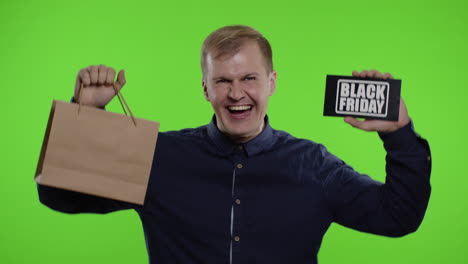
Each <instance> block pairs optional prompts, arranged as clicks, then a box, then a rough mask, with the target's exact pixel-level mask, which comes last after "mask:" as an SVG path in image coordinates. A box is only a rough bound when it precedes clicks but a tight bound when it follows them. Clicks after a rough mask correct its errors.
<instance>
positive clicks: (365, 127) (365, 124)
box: [344, 116, 375, 131]
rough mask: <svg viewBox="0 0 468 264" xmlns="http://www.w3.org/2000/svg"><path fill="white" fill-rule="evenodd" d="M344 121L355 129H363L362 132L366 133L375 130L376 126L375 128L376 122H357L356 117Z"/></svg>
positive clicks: (348, 117)
mask: <svg viewBox="0 0 468 264" xmlns="http://www.w3.org/2000/svg"><path fill="white" fill-rule="evenodd" d="M344 121H345V122H346V123H348V124H350V125H351V126H353V127H355V128H359V129H362V130H365V131H373V130H375V128H374V127H375V126H374V124H373V123H374V122H373V121H374V120H364V121H360V120H357V119H356V118H354V117H350V116H347V117H345V118H344Z"/></svg>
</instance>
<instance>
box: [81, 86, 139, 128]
mask: <svg viewBox="0 0 468 264" xmlns="http://www.w3.org/2000/svg"><path fill="white" fill-rule="evenodd" d="M112 87H114V91H115V94H116V95H117V98H119V102H120V105H121V106H122V109H123V111H124V113H125V115H127V116H128V114H127V111H126V110H125V109H127V110H128V112H129V113H130V117H131V118H132V121H133V124H134V125H135V127H136V125H137V124H136V120H135V117H134V116H133V113H132V110H130V107H129V106H128V104H127V102H126V101H125V98H124V97H123V94H122V93H121V92H120V91H119V90H118V89H117V87H116V86H115V83H114V84H113V85H112ZM82 90H83V83H82V84H81V87H80V94H79V95H78V96H79V98H81V91H82ZM80 110H81V100H80V101H79V102H78V114H80Z"/></svg>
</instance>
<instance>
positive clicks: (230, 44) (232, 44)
mask: <svg viewBox="0 0 468 264" xmlns="http://www.w3.org/2000/svg"><path fill="white" fill-rule="evenodd" d="M249 40H251V41H256V42H257V45H258V47H259V48H260V51H261V53H262V55H263V58H264V60H265V67H266V70H267V72H268V73H270V72H271V71H272V70H273V59H272V51H271V46H270V43H268V40H267V39H266V38H265V37H263V35H262V34H261V33H260V32H258V31H257V30H256V29H254V28H252V27H249V26H244V25H232V26H225V27H222V28H219V29H217V30H216V31H214V32H212V33H211V34H210V35H208V37H207V38H206V39H205V41H204V42H203V46H202V50H201V60H200V61H201V68H202V72H203V75H205V68H206V57H207V56H208V53H210V52H211V53H212V55H213V57H214V58H219V57H221V56H224V55H228V56H229V55H235V54H236V53H237V52H239V50H240V48H241V47H242V45H243V44H244V43H245V42H246V41H249Z"/></svg>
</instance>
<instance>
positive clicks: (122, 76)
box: [114, 70, 127, 91]
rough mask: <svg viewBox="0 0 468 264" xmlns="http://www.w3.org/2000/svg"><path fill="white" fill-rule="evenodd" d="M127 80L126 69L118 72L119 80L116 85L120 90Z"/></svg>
mask: <svg viewBox="0 0 468 264" xmlns="http://www.w3.org/2000/svg"><path fill="white" fill-rule="evenodd" d="M126 82H127V81H126V80H125V72H124V70H120V71H119V73H118V74H117V81H116V82H115V84H114V86H115V87H116V88H117V90H118V91H119V90H120V89H122V87H123V86H124V85H125V83H126Z"/></svg>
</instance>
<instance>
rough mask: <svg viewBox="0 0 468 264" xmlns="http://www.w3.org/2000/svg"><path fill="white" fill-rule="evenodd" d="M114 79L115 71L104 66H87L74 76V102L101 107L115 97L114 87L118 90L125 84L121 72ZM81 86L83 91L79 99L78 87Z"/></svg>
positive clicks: (123, 75) (123, 74)
mask: <svg viewBox="0 0 468 264" xmlns="http://www.w3.org/2000/svg"><path fill="white" fill-rule="evenodd" d="M114 79H115V70H114V69H113V68H111V67H106V66H105V65H102V64H101V65H99V66H89V67H87V68H84V69H81V70H80V71H79V72H78V76H76V83H75V95H74V96H75V100H76V101H77V102H80V103H82V104H84V105H90V106H95V107H103V106H105V105H106V104H107V103H109V102H110V100H112V98H113V97H114V96H115V90H114V86H115V87H116V88H117V90H120V89H121V88H122V87H123V86H124V85H125V83H126V80H125V73H124V71H123V70H121V71H120V72H119V74H118V75H117V81H115V82H114ZM81 84H83V91H82V92H81V98H80V87H81Z"/></svg>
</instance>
